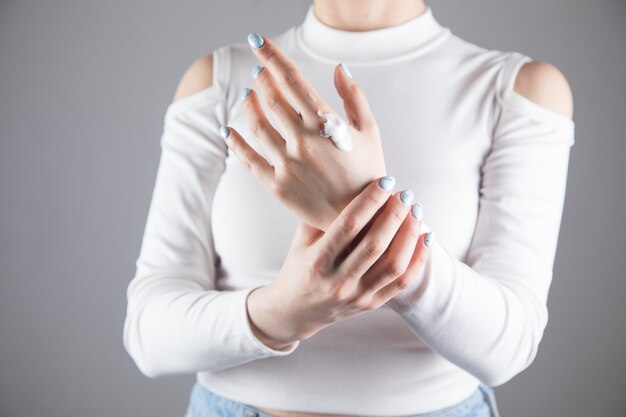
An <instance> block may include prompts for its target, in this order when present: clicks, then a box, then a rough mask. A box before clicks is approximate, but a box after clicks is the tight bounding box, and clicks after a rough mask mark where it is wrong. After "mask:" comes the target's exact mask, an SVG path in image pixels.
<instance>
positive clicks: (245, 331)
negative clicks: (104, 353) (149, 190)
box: [123, 47, 300, 377]
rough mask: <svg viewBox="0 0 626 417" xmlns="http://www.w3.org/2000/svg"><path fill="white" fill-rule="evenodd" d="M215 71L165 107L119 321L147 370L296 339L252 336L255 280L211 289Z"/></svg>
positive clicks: (205, 364) (217, 144)
mask: <svg viewBox="0 0 626 417" xmlns="http://www.w3.org/2000/svg"><path fill="white" fill-rule="evenodd" d="M224 48H225V47H224ZM224 48H221V49H218V50H217V51H216V52H215V53H214V54H213V59H214V67H215V71H214V73H217V71H218V70H222V69H223V68H222V66H221V64H222V63H223V61H224V60H225V59H227V56H225V52H226V51H225V49H224ZM219 74H220V73H217V75H216V76H215V77H214V83H213V85H212V86H211V87H209V88H207V89H205V90H202V91H200V92H198V93H195V94H193V95H191V96H189V97H186V98H183V99H182V100H180V101H177V102H175V103H173V104H171V105H170V106H169V107H168V110H167V112H166V115H165V120H164V131H163V135H162V138H161V156H160V161H159V166H158V171H157V175H156V182H155V186H154V190H153V195H152V200H151V203H150V208H149V213H148V218H147V222H146V225H145V231H144V235H143V241H142V244H141V250H140V254H139V257H138V258H137V261H136V273H135V276H134V278H133V279H132V280H131V281H130V283H129V286H128V289H127V301H128V305H127V312H126V318H125V322H124V330H123V343H124V347H125V348H126V350H127V351H128V353H129V354H130V356H131V357H132V358H133V360H134V361H135V363H136V364H137V366H138V368H139V369H140V370H141V372H142V373H144V374H145V375H147V376H149V377H156V376H161V375H166V374H182V373H194V372H199V371H202V370H211V371H216V370H222V369H225V368H229V367H234V366H237V365H240V364H243V363H246V362H250V361H253V360H256V359H260V358H264V357H269V356H283V355H289V354H290V353H292V352H293V351H294V350H295V349H296V348H297V347H298V345H299V343H300V342H299V341H298V342H296V343H294V344H292V345H291V346H290V348H289V349H288V350H282V351H279V350H274V349H272V348H270V347H268V346H266V345H265V344H263V343H262V342H261V341H260V340H259V339H257V338H256V336H255V335H254V333H253V332H252V329H251V327H250V323H249V321H248V315H247V307H246V299H247V297H248V294H249V293H250V292H251V291H252V290H253V289H254V288H256V287H250V288H245V289H240V290H237V291H232V290H229V291H219V290H216V289H215V275H216V273H215V265H216V253H215V250H214V246H213V238H212V230H211V221H210V219H211V207H212V201H213V196H214V192H215V189H216V187H217V185H218V183H219V180H220V176H221V174H222V172H223V171H224V169H225V162H224V161H225V158H226V156H227V147H226V144H225V143H224V141H223V139H222V137H221V136H220V134H219V126H220V124H226V122H225V120H224V119H225V117H226V116H225V114H226V112H225V106H226V105H225V101H226V100H225V89H224V82H225V81H224V79H222V78H221V77H220V76H219Z"/></svg>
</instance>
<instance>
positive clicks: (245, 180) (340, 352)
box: [198, 15, 509, 417]
mask: <svg viewBox="0 0 626 417" xmlns="http://www.w3.org/2000/svg"><path fill="white" fill-rule="evenodd" d="M309 18H310V16H309V15H307V19H309ZM431 23H432V22H431ZM305 25H306V21H305ZM429 30H432V31H433V33H432V34H433V35H436V36H434V37H433V38H432V39H430V40H429V39H426V38H424V39H423V44H422V45H420V46H418V47H416V49H415V52H413V53H408V54H405V55H404V56H403V58H402V59H400V60H389V59H380V60H377V59H376V58H375V57H374V58H372V59H371V61H369V62H360V63H359V62H351V61H350V60H346V61H345V62H346V63H347V64H348V66H349V67H350V69H351V70H352V74H353V76H354V79H355V81H356V82H358V83H359V84H360V85H361V87H362V88H363V89H364V91H365V93H366V95H367V98H368V101H369V103H370V107H371V108H372V111H373V114H374V115H375V117H376V119H377V122H378V124H379V126H380V131H381V135H382V142H383V149H384V153H385V161H386V166H387V170H388V173H389V174H391V175H394V176H395V177H396V178H397V185H396V189H403V188H411V189H412V190H413V191H414V192H415V201H417V202H420V203H421V204H422V205H423V206H424V220H425V222H426V223H427V225H428V226H429V227H430V229H433V230H435V231H436V233H437V239H439V240H440V241H441V242H442V243H443V244H444V245H445V247H446V248H447V249H448V250H449V251H450V253H451V254H452V255H454V256H455V257H457V258H458V259H460V260H464V259H465V257H466V254H467V251H468V249H469V246H470V243H471V240H472V235H473V232H474V227H475V223H476V217H477V214H478V202H479V189H480V168H481V164H482V162H483V159H484V157H485V155H486V154H487V152H488V151H489V149H490V144H491V134H492V125H493V118H494V114H495V108H494V106H495V104H494V101H495V99H494V95H495V91H494V85H495V79H496V77H497V75H498V71H499V69H500V68H501V66H502V64H503V62H504V61H505V59H506V58H507V57H508V56H509V53H508V52H502V51H489V50H486V49H483V48H480V47H478V46H476V45H473V44H471V43H468V42H466V41H464V40H462V39H460V38H458V37H456V36H455V35H453V34H452V33H449V32H447V28H444V27H439V26H437V25H435V26H431V27H429ZM299 31H300V29H299V27H292V28H290V29H289V30H287V31H286V32H283V33H282V34H280V35H279V36H272V40H273V41H274V42H275V43H277V44H278V46H279V47H281V48H282V49H283V51H285V53H286V54H287V55H288V56H289V57H290V58H291V59H292V60H293V61H294V63H295V64H296V65H297V66H298V67H299V68H300V69H301V71H302V72H303V74H304V75H305V76H306V77H307V79H308V80H309V81H310V82H311V83H312V85H313V86H314V87H315V88H316V89H317V91H318V92H319V93H320V94H321V96H323V97H324V98H325V100H326V101H327V102H328V103H329V104H330V105H331V106H332V107H333V108H334V109H335V110H337V111H338V112H339V113H340V114H342V111H343V110H342V109H343V107H342V104H341V101H340V98H339V96H338V95H337V93H336V90H335V88H334V85H333V68H334V66H335V65H336V64H337V63H338V61H334V60H333V59H330V58H329V57H325V56H321V55H317V54H316V53H317V52H319V51H316V52H315V53H311V51H310V50H309V49H308V48H306V47H304V46H303V44H302V38H301V36H302V33H301V32H299ZM435 31H436V33H435ZM318 47H319V48H321V49H320V51H321V52H322V53H323V48H324V45H318ZM379 47H380V46H379ZM249 48H250V47H249V46H248V44H247V43H244V42H241V43H236V44H231V45H228V46H226V47H223V48H221V49H220V50H219V51H218V53H219V54H220V60H219V61H218V62H220V63H221V64H222V65H221V66H220V67H219V68H217V71H218V76H222V77H224V81H225V85H227V88H228V91H227V106H226V107H227V115H226V120H227V121H228V124H229V125H230V126H233V127H235V128H236V129H237V130H238V131H239V132H241V133H242V134H243V136H244V138H246V139H247V140H248V141H249V143H250V145H252V146H253V147H254V148H255V149H256V150H257V151H258V152H259V153H260V154H261V155H264V153H263V151H262V149H260V147H259V146H258V144H256V143H255V141H254V140H253V138H252V137H251V135H250V134H249V131H248V129H247V121H246V118H245V116H244V114H243V112H242V109H241V106H240V104H239V103H240V102H239V100H240V96H239V94H240V91H241V89H242V88H243V87H246V86H247V87H252V88H254V80H253V79H252V77H251V74H250V71H251V69H252V68H253V67H254V66H255V65H257V64H259V62H258V60H257V59H256V57H255V56H254V55H253V53H252V52H251V51H250V49H249ZM346 52H347V51H346ZM220 71H221V72H220ZM270 117H271V116H270ZM320 140H327V139H322V138H320ZM296 225H297V218H296V217H295V216H294V215H293V214H291V212H289V211H288V210H287V209H286V208H284V207H283V206H282V205H281V204H280V203H278V202H277V201H275V200H274V199H273V198H272V197H271V195H270V194H269V193H268V192H267V191H266V190H265V189H264V188H263V187H262V186H261V185H260V184H259V183H258V182H257V181H256V180H255V179H254V177H253V176H252V175H251V174H250V173H249V172H248V171H247V170H246V169H245V168H243V167H242V166H241V164H240V163H239V161H238V160H237V158H236V157H235V156H234V155H232V154H229V156H228V157H227V159H226V170H225V172H224V173H223V175H222V177H221V179H220V182H219V186H218V187H217V191H216V194H215V196H214V200H213V212H212V227H213V241H214V245H215V250H216V252H217V254H218V255H219V261H218V265H217V282H216V285H217V288H218V289H223V290H229V289H240V288H244V287H249V286H255V285H263V284H268V283H270V282H271V280H272V279H273V277H274V276H275V275H276V273H277V272H278V271H279V269H280V267H281V265H282V262H283V260H284V257H285V255H286V253H287V249H288V248H289V244H290V242H291V237H292V236H293V232H294V231H295V227H296ZM198 380H199V381H200V382H201V383H202V384H203V385H204V386H205V387H207V388H208V389H211V390H213V391H214V392H217V393H219V394H221V395H224V396H226V397H228V398H232V399H234V400H237V401H241V402H245V403H247V404H250V405H253V406H255V407H257V408H259V409H261V410H266V411H267V412H268V413H269V414H273V415H275V416H277V417H312V416H319V417H329V414H330V415H337V416H350V415H354V414H350V412H353V413H356V412H361V413H363V414H370V415H371V414H377V413H379V414H380V415H388V412H389V410H395V414H396V415H398V416H400V415H410V414H416V413H418V412H423V411H430V410H434V409H438V408H442V407H445V406H447V405H450V404H454V403H457V402H459V401H461V400H462V399H463V398H466V397H467V396H468V395H470V394H471V392H473V391H474V390H475V389H476V387H477V386H478V384H479V381H478V380H477V379H476V378H475V377H474V376H472V375H471V374H469V373H467V372H465V371H464V370H462V369H460V368H459V367H457V366H456V365H454V364H452V363H450V362H449V361H447V360H446V359H445V358H443V357H442V356H441V355H439V354H438V353H436V352H434V351H432V350H431V349H430V348H429V347H428V346H426V345H425V344H424V343H423V342H422V341H421V340H420V339H419V337H417V335H415V334H414V333H412V332H411V330H410V329H409V328H408V327H407V326H406V325H405V323H404V322H403V321H402V319H401V318H400V317H399V316H398V315H397V314H396V313H395V312H394V311H393V310H392V309H391V308H389V307H387V306H383V307H381V308H380V309H378V310H374V311H371V312H368V313H366V314H362V315H360V316H357V317H354V318H353V319H350V320H345V321H342V322H339V323H336V324H335V325H333V326H331V327H328V328H325V329H323V330H322V331H320V332H319V333H318V334H316V335H314V336H313V337H311V338H310V339H308V340H307V341H305V342H303V343H302V344H301V345H300V347H299V348H298V349H297V350H296V351H295V352H293V353H292V354H290V355H288V356H284V357H269V358H264V359H261V360H256V361H253V362H249V363H246V364H243V365H240V366H237V367H233V368H229V369H225V370H222V371H219V372H199V373H198ZM322 399H323V400H322ZM284 404H288V406H286V407H285V406H283V405H284ZM279 409H282V410H284V409H294V410H307V411H308V410H310V411H311V412H310V413H309V412H301V413H287V412H281V411H278V410H279ZM320 410H324V411H326V412H325V413H316V412H314V411H320ZM331 410H335V414H332V413H331ZM338 410H344V411H345V412H337V411H338Z"/></svg>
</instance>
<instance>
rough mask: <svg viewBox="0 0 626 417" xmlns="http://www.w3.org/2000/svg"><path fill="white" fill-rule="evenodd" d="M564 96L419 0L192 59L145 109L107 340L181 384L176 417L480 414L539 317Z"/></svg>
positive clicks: (552, 246)
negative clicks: (139, 192) (117, 328)
mask: <svg viewBox="0 0 626 417" xmlns="http://www.w3.org/2000/svg"><path fill="white" fill-rule="evenodd" d="M340 63H343V65H340ZM348 68H349V69H348ZM251 69H252V74H250V70H251ZM251 75H252V77H251ZM251 83H254V85H255V87H254V88H250V87H249V86H250V85H251ZM341 106H343V107H344V110H345V116H346V119H347V122H348V125H347V126H346V125H343V124H342V123H341V118H342V116H341V114H340V113H339V112H338V111H337V110H336V109H338V108H339V107H341ZM572 106H573V105H572V97H571V90H570V88H569V85H568V83H567V81H566V79H565V78H564V76H563V75H562V74H561V72H560V71H559V70H558V69H557V68H556V67H554V66H553V65H551V64H548V63H545V62H538V61H534V60H532V59H531V58H530V57H528V56H526V55H524V54H521V53H519V52H511V51H498V50H487V49H485V48H482V47H479V46H477V45H474V44H472V43H470V42H468V41H465V40H463V39H461V38H459V37H457V36H456V35H454V34H453V33H452V32H451V31H450V29H449V28H447V27H444V26H442V25H441V24H440V23H439V22H438V21H437V20H436V19H435V17H434V14H433V11H432V9H431V8H430V7H429V6H428V5H426V4H425V3H423V2H422V1H421V0H398V1H395V2H387V1H382V0H370V1H356V0H354V1H344V2H334V1H332V0H315V1H314V2H313V4H312V5H311V6H310V8H309V10H308V13H307V15H306V17H305V19H304V21H303V22H302V23H301V24H299V25H296V26H293V27H291V28H290V29H288V30H287V31H285V32H283V33H282V34H280V35H278V36H273V37H272V39H270V38H269V37H266V36H263V35H259V34H250V36H249V37H248V42H239V43H235V44H231V45H227V46H224V47H221V48H219V49H217V50H215V51H214V52H213V54H211V55H209V56H206V57H203V58H201V59H199V60H198V61H196V62H195V63H194V64H193V65H192V66H191V67H190V68H189V70H188V71H187V72H186V73H185V75H184V76H183V77H182V80H181V82H180V84H179V87H178V89H177V92H176V95H175V99H174V102H173V103H172V104H171V105H170V106H169V108H168V110H167V113H166V116H165V127H164V133H163V136H162V138H161V146H162V154H161V160H160V164H159V169H158V173H157V179H156V183H155V188H154V194H153V198H152V202H151V205H150V211H149V215H148V220H147V223H146V230H145V234H144V238H143V242H142V247H141V252H140V255H139V258H138V259H137V272H136V275H135V277H134V278H133V280H132V281H131V283H130V284H129V288H128V311H127V317H126V321H125V325H124V345H125V347H126V349H127V350H128V352H129V354H130V355H131V356H132V357H133V359H134V360H135V362H136V363H137V365H138V367H139V369H140V370H141V371H142V372H143V373H144V374H145V375H147V376H150V377H156V376H160V375H167V374H182V373H196V374H197V382H196V384H195V386H194V388H193V391H192V394H191V401H190V404H189V408H188V410H187V416H214V415H229V416H230V415H233V416H247V417H254V416H262V417H268V416H278V417H311V416H320V417H329V416H435V415H436V416H439V417H444V416H446V417H450V416H497V415H498V410H497V405H496V402H495V397H494V394H493V389H492V387H493V386H498V385H502V384H504V383H505V382H507V381H508V380H510V379H511V378H513V377H514V376H515V375H517V374H518V373H520V372H521V371H523V370H524V369H526V368H527V367H528V366H529V365H530V364H531V363H532V361H533V360H534V358H535V356H536V354H537V350H538V345H539V343H540V341H541V339H542V336H543V330H544V328H545V326H546V323H547V318H548V312H547V308H546V303H547V294H548V290H549V286H550V282H551V278H552V268H553V264H554V257H555V251H556V244H557V239H558V233H559V227H560V221H561V215H562V210H563V202H564V197H565V185H566V178H567V168H568V159H569V152H570V148H571V146H572V145H573V143H574V122H573V120H572ZM336 116H339V118H337V117H336ZM335 128H339V129H335ZM346 134H347V135H346ZM222 137H225V139H226V140H225V141H224V140H223V139H222ZM342 144H343V145H342ZM346 144H348V145H349V146H345V145H346ZM387 171H389V172H387ZM398 185H402V187H397V186H398ZM394 188H397V189H399V190H402V191H401V192H400V191H398V192H397V191H394ZM435 231H436V236H437V237H436V238H435ZM427 237H428V238H427Z"/></svg>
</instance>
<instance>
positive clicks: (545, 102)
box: [513, 61, 574, 118]
mask: <svg viewBox="0 0 626 417" xmlns="http://www.w3.org/2000/svg"><path fill="white" fill-rule="evenodd" d="M513 89H514V90H515V91H516V92H517V93H519V94H521V95H522V96H524V97H526V98H528V99H529V100H531V101H533V102H535V103H536V104H538V105H540V106H542V107H545V108H547V109H549V110H552V111H555V112H557V113H561V114H563V115H564V116H566V117H569V118H572V116H573V111H574V100H573V96H572V90H571V87H570V84H569V82H568V81H567V78H565V76H564V75H563V73H562V72H561V71H560V70H559V69H558V68H557V67H556V66H555V65H553V64H551V63H549V62H546V61H530V62H526V63H524V64H523V65H522V66H521V68H520V69H519V71H518V73H517V76H516V78H515V84H514V87H513Z"/></svg>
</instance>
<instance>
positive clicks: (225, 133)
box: [220, 126, 230, 139]
mask: <svg viewBox="0 0 626 417" xmlns="http://www.w3.org/2000/svg"><path fill="white" fill-rule="evenodd" d="M220 135H222V137H223V138H224V139H226V138H227V137H228V135H230V129H229V128H227V127H226V126H220Z"/></svg>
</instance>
